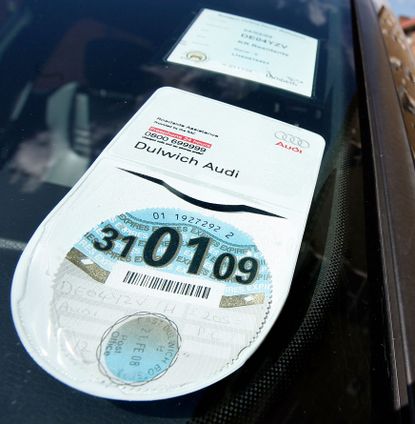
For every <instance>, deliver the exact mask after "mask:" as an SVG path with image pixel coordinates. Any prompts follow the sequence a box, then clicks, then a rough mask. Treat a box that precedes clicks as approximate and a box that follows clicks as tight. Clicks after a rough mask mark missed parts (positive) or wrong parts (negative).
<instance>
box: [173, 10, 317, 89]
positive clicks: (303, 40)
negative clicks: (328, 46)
mask: <svg viewBox="0 0 415 424" xmlns="http://www.w3.org/2000/svg"><path fill="white" fill-rule="evenodd" d="M317 49H318V40H317V39H315V38H312V37H309V36H306V35H304V34H300V33H298V32H294V31H290V30H287V29H284V28H281V27H278V26H275V25H270V24H267V23H264V22H260V21H255V20H253V19H247V18H244V17H241V16H236V15H231V14H229V13H223V12H218V11H215V10H210V9H203V10H202V11H201V12H200V14H199V15H198V17H197V18H196V19H195V21H194V22H193V23H192V24H191V26H190V27H189V28H188V29H187V31H186V32H185V33H184V35H183V36H182V37H181V39H180V41H179V42H178V43H177V45H176V46H175V47H174V49H173V50H172V52H171V53H170V54H169V55H168V57H167V60H168V61H169V62H174V63H180V64H182V65H187V66H193V67H196V68H200V69H205V70H208V71H214V72H219V73H221V74H226V75H232V76H234V77H239V78H243V79H247V80H250V81H255V82H259V83H262V84H266V85H270V86H272V87H277V88H282V89H284V90H288V91H291V92H293V93H297V94H301V95H304V96H307V97H311V96H312V94H313V82H314V74H315V67H316V59H317Z"/></svg>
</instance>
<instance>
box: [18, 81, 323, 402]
mask: <svg viewBox="0 0 415 424" xmlns="http://www.w3.org/2000/svg"><path fill="white" fill-rule="evenodd" d="M323 150H324V140H323V139H322V138H321V137H320V136H318V135H317V134H314V133H311V132H308V131H305V130H303V129H300V128H297V127H293V126H290V125H288V124H284V123H283V122H280V121H277V120H275V119H271V118H267V117H264V116H261V115H258V114H256V113H253V112H248V111H245V110H242V109H239V108H236V107H233V106H230V105H227V104H224V103H221V102H217V101H214V100H211V99H208V98H206V97H202V96H198V95H195V94H191V93H188V92H184V91H181V90H177V89H173V88H162V89H160V90H158V91H157V92H156V93H155V94H154V95H153V96H152V97H151V98H150V99H149V100H148V101H147V102H146V104H145V105H144V106H143V107H142V108H141V109H140V110H139V111H138V112H137V114H136V115H135V116H133V118H132V119H131V120H130V121H129V123H128V124H127V125H126V126H125V127H124V128H123V129H122V130H121V131H120V133H119V134H118V135H117V136H116V137H115V139H114V140H113V141H112V142H111V144H110V145H109V146H108V147H107V148H106V149H105V150H104V151H103V153H102V154H101V155H100V157H99V158H98V159H97V161H96V162H95V163H94V165H93V166H92V167H91V168H90V169H89V171H87V173H86V174H85V175H84V176H83V177H82V179H81V180H80V182H79V183H78V184H77V185H76V186H75V187H74V188H73V189H72V190H71V191H70V193H69V194H68V195H67V196H66V197H65V198H64V200H63V201H62V202H61V203H60V204H59V205H58V206H57V208H56V209H55V210H54V211H53V212H52V213H51V214H50V215H49V217H48V218H47V219H46V220H45V221H44V223H42V225H41V226H40V227H39V230H38V231H37V232H36V234H35V236H34V237H33V238H32V240H31V241H30V243H29V245H28V247H27V248H26V249H25V251H24V253H23V255H22V258H21V260H20V262H19V266H18V268H17V271H16V274H15V278H14V282H13V293H12V299H13V300H12V302H13V315H14V319H15V322H16V326H17V329H18V332H19V335H20V336H21V338H22V340H23V342H24V344H25V346H26V348H27V349H28V350H29V352H30V353H31V354H32V356H33V357H34V358H35V359H36V360H37V361H38V362H39V364H41V365H42V366H43V367H44V368H45V369H47V370H48V371H49V372H50V373H51V374H53V375H55V376H56V377H57V378H59V379H60V380H62V381H64V382H66V383H67V384H70V385H71V386H73V387H76V388H78V389H80V390H84V391H86V392H88V393H92V394H94V395H98V396H104V397H109V398H114V399H129V400H154V399H162V398H167V397H172V396H178V395H182V394H185V393H190V392H192V391H195V390H198V389H200V388H203V387H206V386H207V385H209V384H212V383H214V382H215V381H218V380H220V379H221V378H224V377H225V376H226V375H229V374H230V373H231V372H233V371H235V370H236V369H237V368H239V367H240V366H241V365H243V363H244V362H245V361H246V360H247V359H248V358H249V356H250V355H251V354H252V353H253V352H254V351H255V349H256V348H257V347H258V346H259V344H260V343H261V342H262V340H263V339H264V337H265V336H266V334H267V333H268V331H269V330H270V328H271V327H272V325H273V323H274V322H275V320H276V318H277V316H278V315H279V313H280V311H281V309H282V307H283V304H284V302H285V299H286V297H287V295H288V292H289V288H290V285H291V279H292V275H293V272H294V267H295V263H296V260H297V255H298V252H299V248H300V243H301V238H302V235H303V231H304V226H305V221H306V218H307V214H308V210H309V205H310V202H311V198H312V195H313V191H314V187H315V182H316V179H317V174H318V170H319V165H320V161H321V157H322V153H323ZM201 364H203V366H201Z"/></svg>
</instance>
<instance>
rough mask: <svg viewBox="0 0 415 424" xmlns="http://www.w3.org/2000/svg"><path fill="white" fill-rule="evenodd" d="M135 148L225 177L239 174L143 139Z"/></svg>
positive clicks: (237, 171)
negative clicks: (153, 144)
mask: <svg viewBox="0 0 415 424" xmlns="http://www.w3.org/2000/svg"><path fill="white" fill-rule="evenodd" d="M135 148H136V149H138V150H142V151H145V152H147V153H150V154H153V155H158V156H161V157H164V158H166V159H170V160H176V161H179V162H183V163H187V164H188V165H193V166H199V167H202V168H203V169H208V170H209V171H212V172H214V173H216V174H223V175H226V176H227V177H231V178H238V176H239V170H238V169H230V168H225V167H223V166H218V165H216V164H214V163H213V162H207V163H204V164H199V160H198V159H196V158H195V157H194V156H186V155H183V154H182V153H180V152H178V153H173V152H171V151H169V150H167V149H165V148H163V147H157V146H149V145H148V144H147V143H145V142H144V141H139V142H138V143H137V144H136V145H135Z"/></svg>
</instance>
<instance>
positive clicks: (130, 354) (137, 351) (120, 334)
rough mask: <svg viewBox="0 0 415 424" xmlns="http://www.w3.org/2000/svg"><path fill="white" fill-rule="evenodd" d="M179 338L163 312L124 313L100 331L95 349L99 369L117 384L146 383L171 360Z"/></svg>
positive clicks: (162, 373)
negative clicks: (112, 323)
mask: <svg viewBox="0 0 415 424" xmlns="http://www.w3.org/2000/svg"><path fill="white" fill-rule="evenodd" d="M180 342H181V339H180V335H179V331H178V329H177V326H176V325H175V324H174V323H173V322H172V321H170V320H169V319H168V318H167V317H166V316H164V315H162V314H156V313H149V312H139V313H136V314H133V315H128V316H126V317H123V318H121V319H120V320H118V321H117V322H116V323H115V324H114V325H113V326H111V327H110V328H109V329H108V330H107V331H106V332H105V333H104V335H103V337H102V339H101V343H100V345H99V347H98V350H97V359H98V363H99V368H100V371H101V372H102V373H103V374H104V375H106V376H107V377H108V378H109V379H110V380H111V381H112V382H114V383H117V384H123V385H125V384H129V385H142V384H145V383H148V382H150V381H152V380H155V379H157V378H159V377H161V376H162V375H164V374H165V373H166V372H167V370H168V369H169V368H170V367H171V366H172V365H173V364H174V362H175V361H176V359H177V354H178V352H179V349H180Z"/></svg>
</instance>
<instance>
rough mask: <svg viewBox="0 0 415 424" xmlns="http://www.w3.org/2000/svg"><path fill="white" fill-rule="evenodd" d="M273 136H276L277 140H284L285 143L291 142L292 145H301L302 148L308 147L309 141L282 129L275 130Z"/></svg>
mask: <svg viewBox="0 0 415 424" xmlns="http://www.w3.org/2000/svg"><path fill="white" fill-rule="evenodd" d="M275 137H277V138H278V140H282V141H285V142H287V143H290V144H292V145H293V146H297V147H301V148H303V149H307V148H309V147H310V143H309V142H308V141H306V140H304V139H303V138H300V137H297V136H295V135H292V134H287V133H286V132H284V131H277V132H276V133H275Z"/></svg>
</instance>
